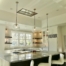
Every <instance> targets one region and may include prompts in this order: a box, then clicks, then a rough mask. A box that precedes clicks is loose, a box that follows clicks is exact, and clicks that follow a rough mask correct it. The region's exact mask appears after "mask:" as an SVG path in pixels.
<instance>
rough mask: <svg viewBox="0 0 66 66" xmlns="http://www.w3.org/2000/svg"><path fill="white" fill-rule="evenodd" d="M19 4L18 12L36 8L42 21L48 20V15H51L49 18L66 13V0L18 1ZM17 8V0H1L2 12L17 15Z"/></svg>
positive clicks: (0, 8) (0, 7)
mask: <svg viewBox="0 0 66 66" xmlns="http://www.w3.org/2000/svg"><path fill="white" fill-rule="evenodd" d="M18 2H19V4H18V10H19V9H21V8H26V9H29V10H33V9H34V8H36V9H37V10H36V12H37V13H38V14H37V16H36V17H37V18H38V19H40V20H43V19H45V18H46V13H49V17H54V16H57V15H61V14H64V13H65V12H66V0H18ZM15 8H16V0H0V10H4V11H7V12H13V13H15ZM24 17H25V16H24Z"/></svg>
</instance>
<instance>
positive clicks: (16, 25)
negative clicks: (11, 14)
mask: <svg viewBox="0 0 66 66" xmlns="http://www.w3.org/2000/svg"><path fill="white" fill-rule="evenodd" d="M18 3H19V2H18V1H16V23H15V27H16V28H17V27H18V24H17V10H18Z"/></svg>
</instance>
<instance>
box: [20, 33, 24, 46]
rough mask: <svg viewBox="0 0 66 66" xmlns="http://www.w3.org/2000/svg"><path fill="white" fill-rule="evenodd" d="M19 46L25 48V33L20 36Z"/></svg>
mask: <svg viewBox="0 0 66 66" xmlns="http://www.w3.org/2000/svg"><path fill="white" fill-rule="evenodd" d="M19 45H21V46H25V33H20V34H19Z"/></svg>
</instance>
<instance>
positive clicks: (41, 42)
mask: <svg viewBox="0 0 66 66" xmlns="http://www.w3.org/2000/svg"><path fill="white" fill-rule="evenodd" d="M33 44H42V42H33Z"/></svg>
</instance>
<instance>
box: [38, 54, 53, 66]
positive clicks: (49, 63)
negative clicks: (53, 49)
mask: <svg viewBox="0 0 66 66" xmlns="http://www.w3.org/2000/svg"><path fill="white" fill-rule="evenodd" d="M51 58H52V56H51V55H49V59H48V60H49V62H48V63H39V64H38V66H51Z"/></svg>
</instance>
